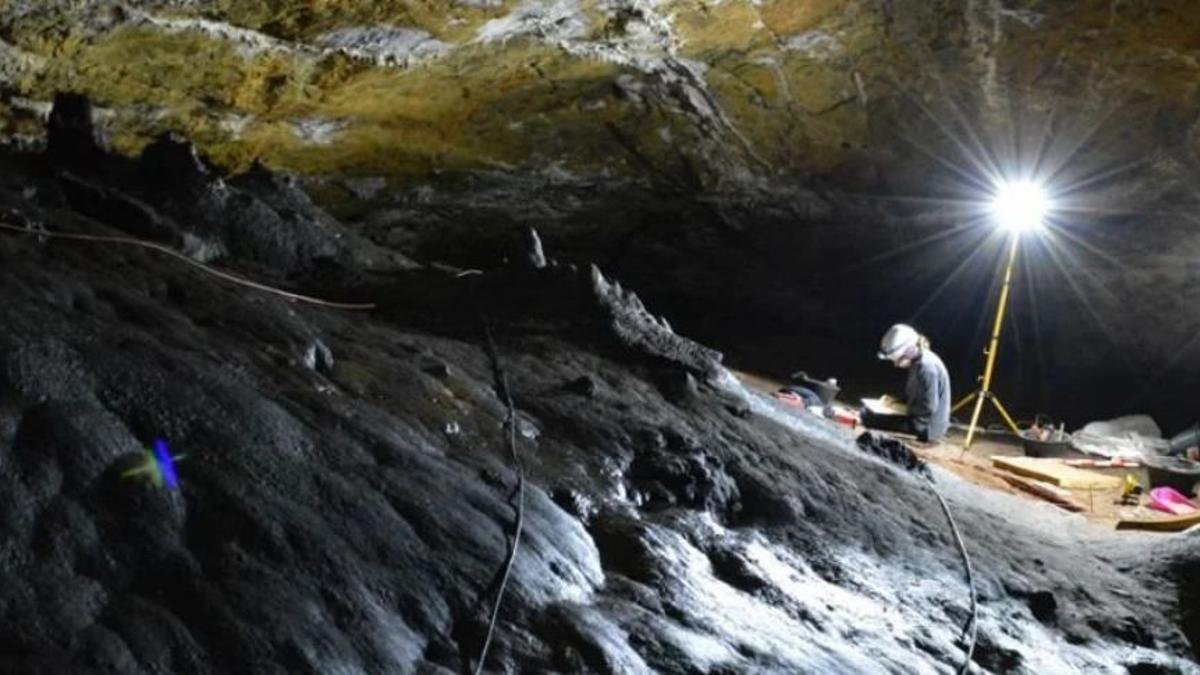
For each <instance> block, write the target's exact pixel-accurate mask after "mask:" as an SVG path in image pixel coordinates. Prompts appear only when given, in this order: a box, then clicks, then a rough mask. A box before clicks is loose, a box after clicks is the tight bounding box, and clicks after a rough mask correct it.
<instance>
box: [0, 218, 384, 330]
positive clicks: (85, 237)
mask: <svg viewBox="0 0 1200 675" xmlns="http://www.w3.org/2000/svg"><path fill="white" fill-rule="evenodd" d="M0 230H7V231H10V232H20V233H21V234H34V235H36V236H39V237H50V238H52V239H69V240H72V241H90V242H99V243H107V244H125V245H128V246H140V247H142V248H148V249H150V250H152V251H158V252H159V253H165V254H166V255H168V256H170V257H172V258H175V259H177V260H182V261H183V262H185V263H187V264H188V265H191V266H192V267H196V268H198V269H201V270H203V271H205V272H207V273H209V274H211V275H213V276H215V277H218V278H220V279H224V280H226V281H229V282H232V283H235V284H239V285H242V286H246V287H248V288H253V289H255V290H259V291H264V292H266V293H274V294H275V295H280V296H283V297H285V298H288V299H289V300H296V301H298V302H306V303H309V304H312V305H321V306H323V307H333V308H335V309H350V310H359V311H361V310H368V309H375V303H373V302H334V301H332V300H323V299H321V298H314V297H311V296H308V295H301V294H299V293H292V292H290V291H285V290H283V289H279V288H275V287H274V286H268V285H266V284H262V283H259V282H257V281H251V280H250V279H246V278H244V277H239V276H238V275H236V274H232V273H230V272H225V271H223V270H219V269H217V268H215V267H212V266H211V265H206V264H204V263H202V262H199V261H197V260H193V259H191V258H189V257H188V256H186V255H184V254H183V253H180V252H179V251H176V250H175V249H173V248H171V247H170V246H167V245H165V244H159V243H157V242H153V241H146V240H144V239H135V238H133V237H106V236H101V235H94V234H76V233H68V232H53V231H49V230H44V229H38V230H32V229H29V228H26V227H19V226H17V225H10V224H8V223H0Z"/></svg>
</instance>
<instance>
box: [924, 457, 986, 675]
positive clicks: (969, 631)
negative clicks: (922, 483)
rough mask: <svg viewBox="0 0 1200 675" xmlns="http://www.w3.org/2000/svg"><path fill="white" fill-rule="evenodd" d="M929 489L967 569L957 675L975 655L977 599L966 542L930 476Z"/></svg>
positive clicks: (977, 614) (962, 673) (977, 617)
mask: <svg viewBox="0 0 1200 675" xmlns="http://www.w3.org/2000/svg"><path fill="white" fill-rule="evenodd" d="M929 489H930V491H932V492H933V496H934V497H937V500H938V504H941V505H942V512H943V513H945V514H946V520H947V521H949V522H950V532H951V533H953V534H954V541H955V543H957V544H958V552H959V554H961V555H962V559H963V566H964V567H965V568H966V570H967V587H968V588H969V589H970V590H971V616H970V618H968V619H967V624H966V625H965V626H963V635H964V636H966V637H967V658H966V660H964V661H963V664H962V667H961V668H959V669H958V675H965V673H966V672H967V671H968V670H970V668H971V659H972V658H974V656H975V640H976V638H977V637H978V630H977V629H978V622H979V604H978V603H979V601H978V599H977V598H976V594H975V574H974V572H973V571H972V569H971V557H970V556H968V555H967V547H966V544H964V543H963V539H962V535H961V534H959V532H958V524H957V523H955V522H954V516H953V515H951V513H950V505H949V504H947V503H946V500H945V499H944V498H943V497H942V493H940V492H938V489H937V487H935V486H934V484H933V479H932V478H930V479H929Z"/></svg>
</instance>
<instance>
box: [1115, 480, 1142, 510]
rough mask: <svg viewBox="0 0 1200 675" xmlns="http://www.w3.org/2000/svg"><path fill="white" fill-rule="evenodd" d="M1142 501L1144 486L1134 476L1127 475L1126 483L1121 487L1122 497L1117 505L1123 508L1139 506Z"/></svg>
mask: <svg viewBox="0 0 1200 675" xmlns="http://www.w3.org/2000/svg"><path fill="white" fill-rule="evenodd" d="M1141 499H1142V484H1141V483H1139V482H1138V479H1137V477H1136V476H1134V475H1133V474H1131V473H1129V474H1125V482H1124V483H1123V484H1122V485H1121V496H1120V497H1119V498H1118V499H1117V501H1116V502H1115V503H1117V504H1120V505H1121V506H1137V505H1138V504H1139V503H1141Z"/></svg>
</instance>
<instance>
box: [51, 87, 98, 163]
mask: <svg viewBox="0 0 1200 675" xmlns="http://www.w3.org/2000/svg"><path fill="white" fill-rule="evenodd" d="M46 134H47V142H46V152H47V154H48V155H49V156H50V159H51V161H53V162H54V163H56V164H60V165H63V166H68V167H71V168H75V169H80V168H97V163H98V162H99V161H100V160H101V159H102V158H103V156H104V155H106V154H107V152H108V139H106V138H105V136H104V132H103V131H102V130H101V129H100V127H98V126H97V125H96V120H95V115H94V114H93V110H92V102H91V101H89V100H88V98H87V97H86V96H83V95H80V94H71V93H60V94H56V95H55V96H54V107H53V108H51V109H50V118H49V120H47V122H46Z"/></svg>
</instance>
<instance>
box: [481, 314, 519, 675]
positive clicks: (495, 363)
mask: <svg viewBox="0 0 1200 675" xmlns="http://www.w3.org/2000/svg"><path fill="white" fill-rule="evenodd" d="M483 327H484V334H485V336H486V337H487V343H486V346H487V354H488V358H489V359H490V360H491V362H492V376H493V377H494V379H495V382H496V394H497V395H498V396H499V397H500V399H501V400H502V401H503V402H504V404H505V406H507V408H508V413H507V415H506V419H505V424H506V425H507V426H508V451H509V454H510V456H511V458H512V463H513V469H514V470H515V471H516V474H517V520H516V523H515V524H514V525H513V539H512V547H511V548H510V549H509V551H508V559H507V560H505V562H504V573H503V574H502V575H501V577H500V586H499V588H497V589H496V601H495V603H494V604H493V605H492V614H491V618H490V619H489V620H488V627H487V634H486V635H485V636H484V639H483V646H482V647H481V648H480V650H479V661H478V662H477V663H476V664H475V675H479V674H480V673H482V672H483V665H484V663H485V662H486V661H487V655H488V650H489V649H490V648H491V646H492V636H493V635H494V634H495V632H496V620H497V619H498V618H499V616H500V604H501V603H502V602H503V601H504V591H505V590H506V589H507V587H508V578H509V576H510V575H511V574H512V568H513V562H514V561H515V560H516V559H517V548H518V547H519V546H520V545H521V532H522V530H523V529H524V526H525V468H524V467H523V466H522V464H521V455H520V454H519V453H518V452H517V408H516V406H515V405H514V404H513V399H512V392H511V391H510V390H509V388H508V375H507V374H505V372H504V369H503V368H502V367H501V366H500V356H499V354H498V353H497V351H496V341H495V340H494V339H493V338H492V330H491V328H489V327H488V325H487V323H486V322H485V323H484V326H483Z"/></svg>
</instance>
